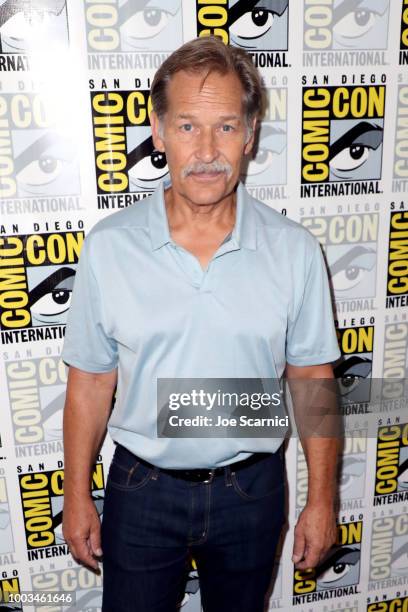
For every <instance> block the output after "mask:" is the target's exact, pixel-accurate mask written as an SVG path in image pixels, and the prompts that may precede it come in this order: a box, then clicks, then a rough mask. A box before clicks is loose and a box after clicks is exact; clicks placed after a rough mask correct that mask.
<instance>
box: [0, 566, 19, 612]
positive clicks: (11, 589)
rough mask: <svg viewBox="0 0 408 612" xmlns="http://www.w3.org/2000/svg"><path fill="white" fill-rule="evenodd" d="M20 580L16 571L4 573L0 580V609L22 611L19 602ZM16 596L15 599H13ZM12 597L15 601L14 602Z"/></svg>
mask: <svg viewBox="0 0 408 612" xmlns="http://www.w3.org/2000/svg"><path fill="white" fill-rule="evenodd" d="M20 594H21V587H20V579H19V577H18V572H17V570H12V571H11V572H7V571H4V572H2V576H1V578H0V609H1V610H10V612H11V611H13V612H14V611H16V612H18V611H19V610H22V609H23V606H22V603H21V600H20V597H19V596H20ZM15 596H16V597H15ZM14 597H15V598H16V599H17V601H16V602H15V601H14Z"/></svg>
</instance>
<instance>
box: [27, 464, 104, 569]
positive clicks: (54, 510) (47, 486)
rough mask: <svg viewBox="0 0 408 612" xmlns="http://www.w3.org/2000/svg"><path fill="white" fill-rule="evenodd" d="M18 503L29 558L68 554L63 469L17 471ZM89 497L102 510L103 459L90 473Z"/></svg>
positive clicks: (31, 559)
mask: <svg viewBox="0 0 408 612" xmlns="http://www.w3.org/2000/svg"><path fill="white" fill-rule="evenodd" d="M21 471H22V470H21V467H19V468H18V472H19V474H18V479H19V486H20V496H21V504H22V510H23V516H24V528H25V539H26V546H27V554H28V559H29V560H30V561H33V560H37V559H45V558H48V557H58V556H61V555H67V554H68V553H69V549H68V546H67V544H66V543H65V540H64V538H63V535H62V507H63V501H64V470H63V469H56V470H48V471H44V472H29V473H20V472H21ZM91 488H92V498H93V500H94V502H95V506H96V509H97V510H98V513H99V514H101V513H102V510H103V500H104V490H105V479H104V471H103V465H102V463H97V464H96V465H95V467H94V470H93V473H92V487H91Z"/></svg>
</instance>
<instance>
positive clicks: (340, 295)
mask: <svg viewBox="0 0 408 612" xmlns="http://www.w3.org/2000/svg"><path fill="white" fill-rule="evenodd" d="M301 222H302V224H303V225H304V226H305V227H307V228H308V230H309V231H310V232H311V233H312V234H314V236H316V238H317V239H318V240H319V242H320V244H321V245H322V246H323V248H324V252H325V255H326V259H327V263H328V266H329V269H330V279H331V283H332V287H333V289H334V296H335V299H336V301H343V300H351V299H358V298H363V297H364V298H369V297H375V295H376V277H377V236H378V225H379V218H378V214H377V213H364V214H361V215H357V214H355V215H331V216H327V217H303V218H302V219H301Z"/></svg>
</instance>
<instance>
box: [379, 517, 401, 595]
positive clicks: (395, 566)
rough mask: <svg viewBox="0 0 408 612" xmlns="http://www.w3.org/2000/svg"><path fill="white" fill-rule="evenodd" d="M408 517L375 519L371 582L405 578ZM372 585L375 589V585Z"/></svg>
mask: <svg viewBox="0 0 408 612" xmlns="http://www.w3.org/2000/svg"><path fill="white" fill-rule="evenodd" d="M407 536H408V517H407V515H406V513H404V514H394V515H390V516H381V518H373V521H372V527H371V551H370V556H369V559H370V570H369V580H370V581H377V580H386V579H388V578H398V577H402V576H405V575H406V573H407V570H408V554H407V553H408V537H407ZM371 585H372V586H373V587H374V588H375V582H374V584H373V583H371Z"/></svg>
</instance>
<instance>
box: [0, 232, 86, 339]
mask: <svg viewBox="0 0 408 612" xmlns="http://www.w3.org/2000/svg"><path fill="white" fill-rule="evenodd" d="M83 240H84V232H83V231H77V232H74V231H73V232H60V233H54V234H28V235H24V236H21V235H20V236H3V237H0V260H1V263H2V267H1V268H0V281H2V282H1V283H0V286H1V290H0V329H1V336H2V341H3V343H5V344H7V343H10V342H13V341H15V340H16V339H17V340H18V339H19V334H18V330H26V329H27V330H28V329H29V328H31V330H32V331H30V333H29V334H28V337H27V338H25V337H24V335H23V338H22V339H23V340H30V341H33V340H36V339H46V338H48V334H49V333H51V331H48V332H44V331H43V330H42V329H41V328H42V327H43V326H58V325H64V324H65V323H66V318H67V314H68V309H69V304H70V301H71V292H72V288H73V283H74V277H75V270H76V264H77V263H78V258H79V253H80V250H81V247H82V243H83ZM35 329H37V331H35ZM49 337H52V336H49Z"/></svg>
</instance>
